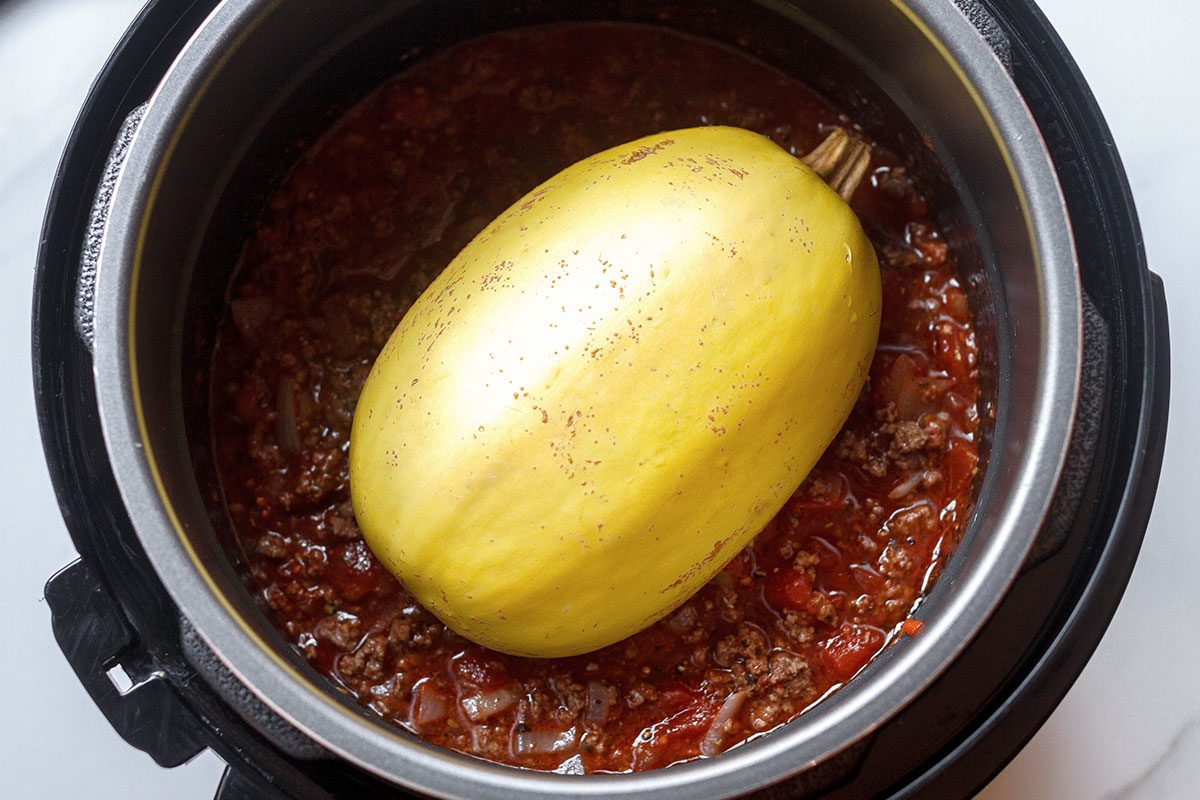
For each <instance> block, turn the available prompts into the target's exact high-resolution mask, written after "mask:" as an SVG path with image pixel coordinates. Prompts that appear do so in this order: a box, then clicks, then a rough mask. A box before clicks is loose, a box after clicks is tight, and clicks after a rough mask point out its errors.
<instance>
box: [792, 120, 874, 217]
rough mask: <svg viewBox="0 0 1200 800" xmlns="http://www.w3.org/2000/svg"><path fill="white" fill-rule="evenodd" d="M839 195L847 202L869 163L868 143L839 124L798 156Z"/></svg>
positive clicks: (869, 150) (865, 172)
mask: <svg viewBox="0 0 1200 800" xmlns="http://www.w3.org/2000/svg"><path fill="white" fill-rule="evenodd" d="M800 160H801V161H803V162H804V163H805V164H807V165H808V166H810V167H812V168H813V171H815V172H816V173H817V174H818V175H820V176H821V178H822V179H823V180H824V181H825V182H826V183H828V184H829V186H830V187H831V188H832V189H833V190H834V191H835V192H837V193H838V194H840V195H841V196H842V199H843V200H845V201H847V202H849V200H850V197H851V196H852V195H853V194H854V190H855V189H857V188H858V185H859V184H860V183H862V179H863V177H864V176H865V175H866V174H867V167H868V166H870V163H871V146H870V145H869V144H867V143H866V142H863V141H862V140H860V139H856V138H854V137H853V136H851V135H850V134H848V133H846V131H844V130H842V129H841V128H836V129H834V131H833V133H831V134H829V136H827V137H826V138H825V141H823V142H821V143H820V144H819V145H817V148H816V149H815V150H813V151H812V152H811V153H809V154H808V155H806V156H804V157H803V158H802V159H800Z"/></svg>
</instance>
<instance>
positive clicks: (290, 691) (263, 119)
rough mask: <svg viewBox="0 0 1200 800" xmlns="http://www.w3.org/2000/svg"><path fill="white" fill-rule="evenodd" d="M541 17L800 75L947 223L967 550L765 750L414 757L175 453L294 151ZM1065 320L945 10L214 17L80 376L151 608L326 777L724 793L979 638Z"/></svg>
mask: <svg viewBox="0 0 1200 800" xmlns="http://www.w3.org/2000/svg"><path fill="white" fill-rule="evenodd" d="M664 12H666V13H664ZM557 19H628V20H634V21H643V22H647V23H650V24H660V25H667V26H671V27H677V28H680V29H683V30H687V31H690V32H692V33H696V34H698V35H704V36H707V37H709V38H714V39H718V40H722V41H726V42H728V43H730V44H733V45H734V46H738V47H741V48H743V49H747V50H749V51H751V52H753V53H755V54H757V55H759V56H760V57H761V58H763V59H764V60H767V61H768V62H772V63H774V64H776V65H777V66H780V67H782V68H784V69H787V70H789V71H791V72H793V73H794V74H797V75H798V76H800V77H802V78H804V79H805V80H807V81H808V82H809V83H811V84H813V85H815V86H816V87H818V88H819V89H821V90H823V91H824V92H825V93H827V94H829V95H830V96H831V97H832V98H833V99H834V100H835V102H837V103H839V104H840V105H841V106H842V107H843V108H845V109H846V110H848V111H849V112H850V113H851V114H852V115H853V116H854V117H855V118H856V119H857V120H858V121H859V122H861V123H862V124H863V125H864V127H866V128H867V129H868V130H870V131H871V133H872V134H873V135H875V136H877V137H878V138H879V139H880V140H881V141H883V142H885V143H887V144H890V145H891V146H892V147H893V148H895V149H897V150H898V151H900V152H903V153H912V154H913V168H914V171H915V172H916V174H918V175H919V176H920V178H921V180H922V181H923V182H924V183H925V184H926V185H927V189H928V190H929V191H930V192H932V193H933V194H934V195H935V196H936V197H937V198H938V202H939V204H940V206H941V207H942V208H944V209H945V219H944V220H943V221H944V223H945V224H946V226H947V229H948V230H949V231H951V236H950V243H951V246H952V247H953V248H954V250H955V253H956V256H957V258H958V260H959V263H960V265H961V268H962V269H963V270H964V273H965V277H966V279H967V285H968V288H969V295H970V298H971V302H972V308H973V313H974V315H975V317H976V319H977V322H978V326H979V331H980V336H981V341H982V344H983V348H984V349H985V350H986V351H987V352H988V357H987V358H985V359H984V363H983V364H982V370H983V387H984V394H985V397H984V398H983V401H982V403H981V411H982V412H983V413H984V416H985V419H987V420H988V425H989V427H990V429H989V431H988V434H987V436H986V437H985V438H986V440H985V445H986V446H987V450H988V453H987V457H986V459H985V463H986V468H985V469H984V471H983V478H982V480H981V481H980V483H979V497H978V501H977V504H976V507H975V510H974V513H973V516H972V519H971V523H970V526H969V529H968V532H967V535H966V536H965V538H964V539H963V541H962V543H961V545H960V547H959V549H958V552H957V553H956V555H955V556H954V558H953V559H952V560H951V563H950V566H949V567H948V569H947V570H946V571H945V573H944V574H943V576H942V578H941V580H940V581H939V582H938V584H937V586H936V588H935V589H934V591H933V592H932V593H931V594H930V596H929V597H928V599H927V600H926V601H925V603H924V604H923V605H922V607H921V610H920V614H919V616H920V617H921V618H922V619H923V620H924V621H925V623H926V626H925V628H924V630H923V631H922V633H921V635H920V636H917V637H913V638H907V639H904V640H903V641H900V642H898V643H897V644H896V645H895V646H893V647H891V648H889V649H888V650H887V651H885V652H884V653H883V654H882V655H881V656H880V657H879V658H877V659H876V660H875V662H873V663H872V664H871V665H870V666H869V667H868V668H867V669H866V671H864V673H862V674H861V675H860V676H859V677H857V678H856V679H855V680H854V681H852V682H851V683H850V684H849V685H847V686H846V687H844V688H843V689H841V690H840V691H838V692H837V693H836V694H834V695H833V696H832V697H830V698H829V699H827V700H826V701H824V702H823V703H821V704H820V705H819V706H817V707H816V708H814V709H813V710H811V711H810V712H809V713H807V714H805V715H804V716H803V717H802V718H800V719H799V720H797V721H795V722H793V723H791V724H789V725H787V726H785V727H784V728H783V729H781V730H778V731H776V732H774V733H771V734H770V735H767V736H764V737H761V738H759V739H756V740H754V741H752V742H750V743H747V744H745V745H743V746H741V747H738V748H735V749H733V750H731V751H730V752H728V753H725V754H724V755H721V756H719V757H716V758H712V759H706V760H702V761H696V762H692V763H688V764H684V765H680V766H677V767H672V768H669V769H665V770H657V771H652V772H648V773H642V774H636V775H606V776H584V777H580V776H568V775H556V774H547V773H535V772H531V771H526V770H518V769H515V768H510V767H505V766H499V765H495V764H491V763H488V762H484V761H481V760H479V759H476V758H472V757H469V756H464V755H459V754H456V753H452V752H448V751H445V750H442V749H440V748H437V747H434V746H431V745H428V744H426V743H424V742H422V741H420V740H419V739H417V738H416V737H413V736H410V735H408V734H407V733H405V732H403V731H401V730H399V729H397V728H395V727H392V726H390V725H388V724H386V723H384V722H382V721H381V720H379V719H377V718H376V717H374V716H373V715H372V714H371V713H370V712H367V711H364V710H363V709H361V708H360V707H359V706H358V705H357V704H356V703H355V702H354V701H353V700H351V699H348V698H347V697H346V696H344V695H343V694H340V693H338V692H337V691H335V690H334V689H333V687H332V686H331V684H330V683H329V682H328V681H326V679H325V678H323V677H322V676H321V675H319V674H318V673H316V672H315V671H314V670H313V669H312V668H311V667H310V666H309V665H308V663H307V662H306V661H305V660H304V659H303V658H302V657H300V656H299V655H298V654H297V653H296V652H295V651H294V650H293V649H292V648H291V647H289V646H288V645H287V643H286V642H285V641H284V639H283V637H282V635H281V634H280V633H279V632H278V631H277V630H276V629H275V628H274V627H273V625H272V624H271V623H270V622H269V621H268V619H267V617H266V616H265V614H264V612H263V610H262V609H261V608H260V606H259V605H258V604H257V603H256V601H255V600H254V599H252V598H251V596H250V594H249V593H248V592H247V590H246V588H245V584H244V581H243V576H242V574H241V572H240V569H239V564H238V558H237V556H236V553H235V551H234V550H233V549H231V548H230V547H229V540H228V535H227V533H228V532H227V531H226V530H223V529H222V523H221V520H220V519H219V518H218V515H213V514H211V513H210V509H208V508H206V506H205V502H204V500H203V499H202V497H201V492H200V489H199V482H198V480H197V478H196V474H195V472H194V469H193V461H192V458H191V456H190V454H189V449H188V448H189V445H188V441H189V439H188V426H189V425H195V424H196V422H195V419H194V417H195V414H196V413H197V412H196V411H195V409H194V408H192V407H191V406H190V405H189V403H190V402H192V401H189V400H188V398H187V393H185V391H184V385H185V384H184V382H183V372H184V368H185V365H186V363H187V360H188V358H190V356H189V355H188V350H187V349H186V348H185V347H184V346H183V343H184V342H185V341H188V342H191V341H192V340H193V338H191V337H193V335H194V334H195V333H196V329H197V326H198V325H199V326H200V328H203V324H202V323H198V322H196V320H197V319H201V320H202V319H205V318H206V314H207V318H211V312H212V311H213V310H214V309H217V308H219V307H220V304H221V303H222V302H223V300H224V287H225V285H226V284H227V282H228V279H229V277H230V271H231V269H232V266H233V264H234V263H235V261H236V252H237V247H238V245H239V244H240V242H241V240H242V238H243V237H244V235H245V233H246V232H247V230H248V227H247V226H248V224H249V222H250V220H252V218H253V216H254V214H255V212H256V211H257V208H258V204H259V203H261V201H262V199H263V198H264V197H265V196H266V194H267V192H268V191H269V190H270V188H271V186H272V185H273V183H274V182H275V180H276V179H277V178H278V177H279V176H280V175H281V174H282V172H283V170H284V169H285V168H286V166H287V164H288V163H289V162H290V161H291V160H292V159H293V158H294V157H295V156H296V155H298V151H297V150H296V149H295V147H294V146H293V145H292V143H293V142H294V141H295V140H296V138H297V136H298V135H301V136H305V135H306V136H309V137H311V135H313V134H315V133H317V132H319V131H320V130H321V129H322V128H323V127H324V126H326V125H327V124H328V123H329V122H330V121H332V119H333V118H334V116H333V115H334V114H335V112H336V111H337V110H338V109H340V108H344V107H345V106H346V105H347V104H348V103H350V102H352V101H353V100H354V99H355V98H356V97H357V96H360V95H361V94H363V93H365V91H367V90H368V89H369V88H370V87H371V86H373V85H374V84H376V83H378V82H379V81H380V80H382V79H383V78H385V77H387V76H388V75H390V74H393V73H395V72H398V71H399V70H401V69H402V68H403V67H404V65H405V64H406V63H408V62H410V61H411V60H413V59H415V58H419V57H420V55H421V54H422V53H424V52H428V51H429V50H430V49H434V48H436V47H438V46H440V45H442V44H446V43H450V42H453V41H457V40H461V39H463V38H466V37H468V36H471V35H474V34H476V33H481V32H485V31H488V30H496V29H500V28H505V27H512V26H515V25H520V24H533V23H537V22H544V21H550V20H557ZM310 140H311V139H310ZM1080 320H1081V289H1080V284H1079V276H1078V268H1077V264H1076V258H1075V251H1074V248H1073V244H1072V240H1071V233H1070V229H1069V224H1068V220H1067V215H1066V209H1065V207H1064V204H1063V200H1062V197H1061V193H1060V191H1059V187H1058V184H1057V183H1056V179H1055V176H1054V171H1053V169H1052V165H1051V163H1050V159H1049V156H1048V155H1047V153H1046V150H1045V147H1044V145H1043V143H1042V139H1041V137H1040V135H1039V133H1038V130H1037V128H1036V126H1035V124H1034V122H1033V119H1032V118H1031V116H1030V114H1029V111H1028V109H1027V108H1026V107H1025V105H1024V103H1023V101H1022V99H1021V97H1020V95H1019V93H1018V91H1017V89H1016V87H1015V86H1014V84H1013V83H1012V81H1011V79H1010V78H1009V75H1008V74H1007V72H1006V71H1005V67H1004V64H1003V63H1002V61H1001V60H1000V59H999V58H998V57H997V55H996V53H995V52H994V51H993V49H992V48H991V47H989V45H988V43H987V42H986V41H985V39H984V38H983V37H982V36H981V34H980V33H979V32H978V31H977V30H976V28H975V27H973V25H972V24H971V22H970V21H968V19H967V17H966V16H964V15H963V13H962V12H961V11H960V10H959V9H958V7H957V6H955V5H954V4H952V3H951V2H949V1H948V0H910V1H909V2H907V3H905V2H900V0H797V2H782V0H736V1H734V0H730V2H716V3H713V4H711V5H709V4H705V5H703V6H700V5H693V4H688V5H681V6H667V5H665V4H663V3H655V2H640V1H638V0H588V1H587V2H582V3H573V4H562V3H554V2H551V0H532V1H527V2H487V3H476V4H463V3H451V2H435V0H426V1H425V2H419V1H417V0H407V1H405V2H388V3H381V2H379V0H345V1H344V2H340V3H322V4H311V3H285V2H281V1H280V0H225V2H223V3H222V4H221V5H219V6H218V7H217V8H216V10H215V11H214V12H213V14H212V16H211V17H210V18H209V20H208V21H207V23H206V24H205V25H204V26H203V27H202V28H201V29H200V30H199V31H198V32H197V33H196V35H195V36H194V37H193V38H192V40H191V42H190V43H189V44H188V46H187V47H186V48H185V49H184V50H183V52H182V53H181V54H180V55H179V57H178V59H177V60H176V61H175V64H174V65H173V67H172V68H171V70H170V71H169V72H168V74H167V75H166V77H165V78H164V79H163V81H162V83H161V85H160V86H159V88H158V91H157V92H156V93H155V95H154V96H153V98H152V100H151V102H150V104H149V106H148V108H147V109H146V111H145V115H144V117H143V119H142V121H141V123H140V128H139V130H138V132H137V135H136V138H135V139H134V141H133V143H132V144H131V146H130V148H129V152H128V158H127V160H126V162H125V165H124V167H123V170H122V173H121V176H120V179H119V182H118V184H117V186H116V189H115V192H114V196H113V199H112V204H111V211H110V214H109V219H108V223H107V230H106V231H105V235H104V239H103V247H102V250H101V254H100V261H99V269H98V276H97V287H96V301H95V333H94V335H95V339H94V352H95V369H96V372H95V379H96V389H97V395H98V399H99V408H100V415H101V422H102V426H103V430H104V436H105V440H106V443H107V447H108V452H109V457H110V460H111V464H112V467H113V470H114V473H115V475H116V478H117V482H118V484H119V489H120V493H121V497H122V499H123V501H124V503H125V505H126V507H127V511H128V513H129V516H130V518H131V519H132V520H133V522H134V525H135V526H136V531H137V534H138V536H139V538H140V540H141V542H142V544H143V546H144V547H145V550H146V552H147V554H148V556H149V558H150V560H151V561H152V563H153V565H154V567H155V569H156V570H157V571H158V573H159V575H160V577H161V578H162V581H163V583H164V584H165V586H166V588H167V590H168V591H169V592H170V594H171V596H172V598H173V599H174V600H175V602H176V603H177V604H178V605H179V608H180V610H181V612H182V614H183V615H184V616H186V617H187V618H188V620H190V622H191V624H192V625H193V626H194V627H195V630H196V631H197V632H198V633H199V635H200V636H201V637H202V638H203V640H204V641H205V642H206V643H207V645H208V646H209V647H210V648H211V649H212V650H213V652H215V653H216V654H217V656H218V657H219V658H220V659H221V660H222V661H223V662H224V663H225V665H227V667H228V668H229V669H230V670H231V671H232V673H233V674H234V675H235V676H236V677H237V678H238V679H240V680H241V681H242V682H243V683H244V684H245V685H246V686H247V687H248V688H249V689H250V690H251V691H252V692H253V693H254V694H255V695H257V696H258V697H259V698H261V699H262V701H264V702H265V703H266V704H267V705H268V706H269V707H270V708H271V709H273V710H274V711H275V712H276V713H278V714H279V715H280V716H282V717H283V718H284V719H286V720H287V721H288V722H290V723H291V724H292V725H293V726H295V727H296V728H297V729H298V730H299V731H301V732H302V733H303V734H304V735H305V736H307V737H309V738H311V739H312V740H313V741H315V742H317V743H319V744H320V745H321V746H322V747H323V748H324V749H325V750H326V751H328V754H329V756H328V757H340V758H344V759H347V760H348V761H350V762H352V763H354V764H357V765H359V766H361V767H362V768H364V769H366V770H368V771H370V772H372V773H374V774H376V775H378V776H380V777H382V778H384V779H386V780H389V781H392V782H394V783H396V784H398V785H401V786H405V787H409V788H412V789H415V790H417V791H420V792H424V793H429V794H434V795H441V796H447V797H474V798H501V797H511V796H513V795H517V794H519V795H525V796H539V797H560V796H570V797H616V796H627V795H634V794H641V793H647V792H667V793H669V796H672V797H724V796H732V795H738V794H743V793H746V792H750V791H753V790H755V789H758V788H761V787H763V786H766V785H769V784H771V783H774V782H777V781H779V780H781V779H783V778H785V777H788V776H790V775H794V774H796V773H799V772H801V771H803V770H805V769H807V768H809V767H811V766H813V765H816V764H819V763H821V762H823V761H825V760H827V759H829V758H830V757H831V756H833V755H835V754H837V753H839V752H842V751H844V750H846V749H847V748H848V747H850V746H852V745H853V744H854V743H856V742H858V741H861V740H862V739H863V737H865V736H867V735H868V734H869V733H870V732H871V731H872V730H874V729H875V728H877V727H878V726H879V725H880V724H881V723H882V722H884V721H885V720H886V719H888V718H889V717H890V716H892V715H893V714H895V713H896V712H897V711H898V710H899V709H900V708H902V707H903V706H904V705H905V704H907V703H908V702H910V701H911V700H912V699H913V698H914V697H915V696H916V695H917V694H918V693H920V691H921V690H922V689H923V688H925V687H926V686H928V685H929V684H930V683H931V682H932V681H933V680H934V679H935V678H936V677H937V676H938V675H939V674H940V673H941V672H942V671H943V670H944V669H946V667H947V665H948V664H949V663H950V662H951V661H952V660H953V658H954V656H955V655H956V654H957V653H959V652H960V651H961V649H962V648H963V647H964V646H965V645H966V643H967V642H969V641H970V640H971V639H972V637H973V636H974V635H975V634H976V633H977V632H978V630H979V629H980V627H981V626H982V625H983V623H984V622H985V621H986V620H987V618H988V616H989V615H990V613H991V612H992V610H993V609H994V608H995V606H996V604H997V603H998V602H999V600H1000V598H1001V597H1002V596H1003V595H1004V593H1005V591H1006V590H1007V588H1008V587H1009V585H1010V583H1011V582H1012V581H1013V579H1014V578H1015V576H1016V575H1017V572H1018V569H1019V568H1020V566H1021V564H1022V562H1023V560H1024V559H1025V556H1026V554H1027V553H1028V551H1029V549H1030V547H1031V545H1032V543H1033V542H1034V539H1035V538H1036V536H1037V533H1038V531H1039V528H1040V527H1041V525H1042V523H1043V520H1044V518H1045V515H1046V512H1047V508H1048V505H1049V502H1050V499H1051V496H1052V494H1053V491H1054V487H1055V485H1056V483H1057V480H1058V477H1059V473H1060V470H1061V467H1062V464H1063V461H1064V458H1065V454H1066V448H1067V444H1068V439H1069V436H1070V433H1071V427H1072V420H1073V419H1074V414H1075V409H1076V399H1077V395H1078V389H1079V369H1080V348H1081V343H1080V339H1081V333H1080V327H1081V321H1080ZM199 335H201V338H202V336H203V331H202V330H201V331H200V334H199Z"/></svg>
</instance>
